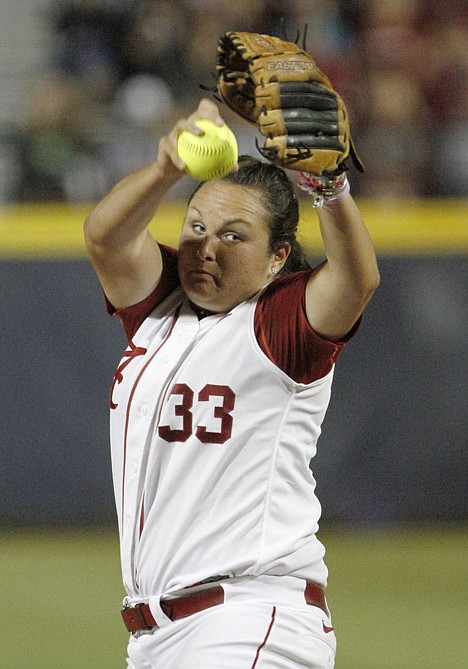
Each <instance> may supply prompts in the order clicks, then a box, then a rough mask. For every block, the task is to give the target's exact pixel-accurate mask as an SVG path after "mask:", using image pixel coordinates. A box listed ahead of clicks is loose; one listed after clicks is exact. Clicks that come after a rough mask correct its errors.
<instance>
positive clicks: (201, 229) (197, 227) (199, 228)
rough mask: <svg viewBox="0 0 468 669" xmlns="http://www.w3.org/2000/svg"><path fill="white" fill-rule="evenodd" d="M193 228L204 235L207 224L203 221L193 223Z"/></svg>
mask: <svg viewBox="0 0 468 669" xmlns="http://www.w3.org/2000/svg"><path fill="white" fill-rule="evenodd" d="M192 230H193V231H194V232H196V233H197V234H199V235H202V234H203V233H204V232H205V226H204V225H202V224H201V223H197V222H195V223H192Z"/></svg>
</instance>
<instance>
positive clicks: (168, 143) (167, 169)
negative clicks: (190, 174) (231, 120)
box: [156, 98, 225, 181]
mask: <svg viewBox="0 0 468 669" xmlns="http://www.w3.org/2000/svg"><path fill="white" fill-rule="evenodd" d="M200 119H207V120H209V121H212V122H213V123H216V125H219V126H222V125H224V123H225V121H224V120H223V118H222V117H221V115H220V113H219V109H218V106H217V105H216V104H215V103H214V102H212V101H211V100H209V99H208V98H203V99H202V100H201V101H200V104H199V105H198V107H197V109H196V110H195V111H194V112H193V113H192V114H190V116H188V117H187V118H182V119H179V120H178V121H177V123H176V124H175V125H174V127H173V128H172V130H171V131H170V132H169V134H167V135H165V136H164V137H162V138H161V140H160V142H159V148H158V157H157V160H156V165H157V168H158V170H159V172H160V175H161V177H162V178H167V179H169V180H171V181H172V180H174V181H176V180H177V179H179V178H180V177H181V176H182V175H183V174H185V173H186V171H185V164H184V162H183V161H182V160H181V159H180V157H179V154H178V152H177V140H178V137H179V135H180V133H181V132H183V131H184V130H186V131H188V132H191V133H193V134H194V135H202V134H203V130H201V129H200V128H199V127H198V126H197V125H196V121H199V120H200Z"/></svg>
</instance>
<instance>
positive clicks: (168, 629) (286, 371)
mask: <svg viewBox="0 0 468 669" xmlns="http://www.w3.org/2000/svg"><path fill="white" fill-rule="evenodd" d="M199 118H207V119H209V120H212V121H213V122H215V123H219V124H222V123H223V120H222V118H221V117H220V116H219V111H218V108H217V106H216V105H215V104H214V103H212V102H211V101H209V100H202V101H201V103H200V105H199V107H198V109H197V110H196V111H195V112H194V113H193V114H192V115H190V116H189V117H188V118H187V119H182V120H180V121H179V122H177V123H176V125H175V127H174V129H173V130H172V131H171V132H170V134H169V135H168V136H167V137H165V138H163V139H162V140H161V142H160V145H159V151H158V156H157V160H156V162H155V163H154V164H153V165H150V166H148V167H146V168H144V169H142V170H140V171H138V172H136V173H134V174H132V175H130V176H128V177H127V178H126V179H124V180H123V181H122V182H120V183H119V184H118V185H117V186H116V187H115V188H114V189H113V190H112V191H111V192H110V193H109V195H107V196H106V197H105V198H104V199H103V200H102V202H101V203H99V204H98V205H97V207H96V208H95V209H94V211H93V212H92V213H91V215H90V216H89V218H88V219H87V221H86V225H85V238H86V244H87V248H88V251H89V254H90V258H91V261H92V263H93V265H94V267H95V270H96V272H97V275H98V277H99V280H100V282H101V285H102V287H103V289H104V292H105V294H106V297H107V300H108V307H109V311H110V312H111V313H113V314H114V315H117V316H118V317H119V318H120V319H121V321H122V323H123V326H124V328H125V331H126V334H127V338H128V348H127V350H126V352H125V353H124V356H123V358H122V362H121V364H120V366H119V368H118V369H117V372H116V375H115V378H114V383H113V387H112V397H111V440H112V460H113V473H114V486H115V496H116V503H117V512H118V518H119V530H120V539H121V561H122V570H123V577H124V584H125V587H126V590H127V594H128V597H127V598H126V603H125V608H124V610H123V612H122V615H123V617H124V622H125V624H126V626H127V629H129V631H131V632H132V636H131V638H130V642H129V646H128V667H132V668H139V667H165V668H166V667H167V668H168V669H169V668H170V669H189V668H190V669H202V668H203V669H210V668H213V669H215V668H216V669H220V668H221V667H223V669H227V668H232V669H243V668H247V669H250V668H251V667H256V669H261V668H262V667H265V668H266V667H268V668H272V667H278V668H283V667H284V668H286V667H289V668H290V667H302V666H306V667H331V666H333V663H334V655H335V636H334V632H333V626H332V623H331V619H330V614H329V611H328V608H327V604H326V600H325V594H324V592H325V587H326V582H327V569H326V566H325V564H324V560H323V557H324V548H323V546H322V545H321V543H320V542H319V541H318V539H317V537H316V531H317V529H318V519H319V516H320V505H319V502H318V500H317V498H316V497H315V494H314V488H315V482H314V479H313V477H312V473H311V471H310V469H309V461H310V459H311V458H312V457H313V456H314V454H315V451H316V442H317V439H318V436H319V433H320V426H321V423H322V421H323V418H324V415H325V411H326V408H327V405H328V401H329V397H330V388H331V382H332V376H333V367H334V363H335V360H336V357H337V356H338V354H339V352H340V351H341V349H342V348H343V346H344V344H345V342H346V341H348V340H349V339H350V338H351V336H352V335H353V333H354V331H355V330H356V328H357V323H358V321H359V318H360V316H361V314H362V312H363V309H364V307H365V305H366V304H367V302H368V300H369V299H370V297H371V295H372V293H373V291H374V290H375V288H376V287H377V285H378V281H379V275H378V270H377V265H376V259H375V254H374V250H373V247H372V243H371V241H370V238H369V235H368V233H367V230H366V227H365V224H364V222H363V220H362V218H361V215H360V213H359V211H358V209H357V207H356V205H355V203H354V201H353V200H352V198H351V196H350V195H349V188H347V187H343V184H341V185H340V188H339V190H340V192H339V193H338V192H331V193H328V195H327V197H326V198H325V201H324V204H323V207H321V209H320V210H319V219H320V226H321V232H322V237H323V242H324V247H325V253H326V260H325V262H324V263H322V264H321V265H320V267H318V268H317V269H316V270H315V271H312V270H310V269H307V263H306V261H305V258H304V254H303V252H302V250H301V248H300V246H299V244H298V243H297V241H296V238H295V233H296V229H297V224H298V205H297V200H296V197H295V194H294V189H293V187H292V185H291V182H290V181H289V179H288V178H287V177H286V174H285V172H284V171H283V170H282V169H280V168H277V167H275V166H274V165H272V164H270V163H263V162H260V161H257V160H255V159H253V158H248V157H245V158H241V159H240V160H239V165H238V166H236V168H235V171H233V172H232V173H231V174H230V175H228V176H227V177H226V178H224V179H221V180H215V181H210V182H206V183H203V184H202V185H201V186H200V187H199V188H198V189H197V190H196V191H195V193H194V195H193V196H192V198H191V200H190V202H189V205H188V209H187V213H186V216H185V220H184V224H183V228H182V232H181V236H180V243H179V248H178V251H177V252H176V251H174V250H173V249H168V248H166V247H163V246H160V245H158V244H157V242H156V241H155V240H154V238H153V237H152V236H151V234H150V233H149V232H148V229H147V226H148V224H149V222H150V221H151V220H152V218H153V216H154V214H155V212H156V211H157V208H158V205H159V204H160V202H161V200H162V199H163V197H164V195H165V194H166V193H167V192H168V191H169V189H170V188H171V187H172V186H173V185H174V184H175V183H176V181H177V180H178V179H180V178H181V177H182V176H183V174H184V165H183V163H181V161H180V159H179V157H178V155H177V150H176V146H177V137H178V134H179V133H180V132H182V131H183V130H188V131H190V132H193V133H199V132H201V131H200V130H199V129H198V128H197V127H196V126H195V121H196V120H197V119H199Z"/></svg>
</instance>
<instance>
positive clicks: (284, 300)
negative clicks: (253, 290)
mask: <svg viewBox="0 0 468 669" xmlns="http://www.w3.org/2000/svg"><path fill="white" fill-rule="evenodd" d="M312 271H313V270H311V271H306V272H296V273H294V274H286V275H285V276H282V277H278V278H277V279H275V281H273V282H272V283H271V284H269V285H268V286H267V288H266V289H265V290H264V291H263V293H262V295H261V297H260V299H259V302H258V305H257V309H256V312H255V320H254V329H255V335H256V337H257V341H258V343H259V346H260V348H261V349H262V351H263V352H264V353H265V355H266V356H268V358H269V359H270V360H271V361H272V362H273V363H274V364H275V365H276V366H277V367H279V368H280V369H281V370H282V371H283V372H285V373H286V374H287V375H288V376H289V377H290V378H292V379H293V380H294V381H296V382H297V383H304V384H307V383H312V382H313V381H317V380H318V379H320V378H322V377H323V376H325V375H326V374H328V372H329V371H330V370H331V368H332V367H333V365H334V363H335V361H336V359H337V357H338V355H339V354H340V352H341V351H342V349H343V347H344V346H345V344H346V343H347V342H348V341H349V340H350V339H351V338H352V337H353V336H354V334H355V333H356V331H357V329H358V328H359V324H360V319H359V320H358V322H357V323H356V324H355V325H354V327H353V328H352V330H351V331H350V332H349V334H348V335H347V337H345V339H343V340H342V341H339V342H333V341H329V340H328V339H325V338H324V337H321V336H320V335H319V334H318V333H317V332H315V330H314V329H313V328H312V327H311V326H310V324H309V322H308V320H307V316H306V311H305V289H306V285H307V281H308V280H309V277H310V275H311V272H312Z"/></svg>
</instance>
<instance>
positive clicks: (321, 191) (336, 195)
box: [298, 172, 350, 208]
mask: <svg viewBox="0 0 468 669" xmlns="http://www.w3.org/2000/svg"><path fill="white" fill-rule="evenodd" d="M298 187H299V188H300V189H301V190H303V191H305V192H306V193H308V194H309V195H312V197H313V198H314V202H313V206H314V207H316V208H320V207H323V205H324V203H325V204H335V203H336V202H337V201H338V199H341V197H344V196H345V195H347V194H348V193H349V192H350V186H349V181H348V178H347V176H346V172H343V173H342V174H338V175H337V176H323V175H322V176H316V175H314V174H308V173H307V172H299V183H298Z"/></svg>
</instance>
